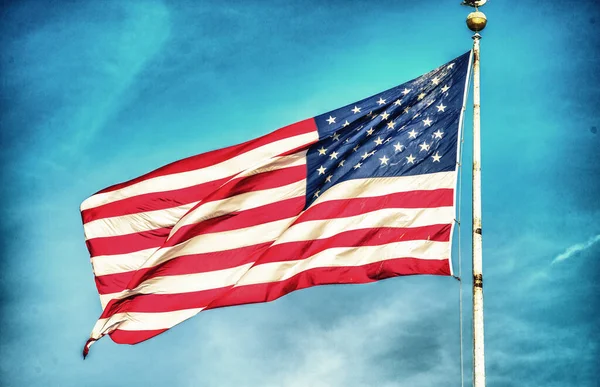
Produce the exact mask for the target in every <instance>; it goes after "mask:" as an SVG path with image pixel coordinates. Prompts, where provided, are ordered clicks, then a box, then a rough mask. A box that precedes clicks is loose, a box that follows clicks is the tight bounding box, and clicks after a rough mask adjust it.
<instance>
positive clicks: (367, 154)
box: [360, 152, 371, 160]
mask: <svg viewBox="0 0 600 387" xmlns="http://www.w3.org/2000/svg"><path fill="white" fill-rule="evenodd" d="M369 156H371V154H370V153H367V152H365V154H363V155H362V156H360V157H362V159H363V160H364V159H366V158H367V157H369Z"/></svg>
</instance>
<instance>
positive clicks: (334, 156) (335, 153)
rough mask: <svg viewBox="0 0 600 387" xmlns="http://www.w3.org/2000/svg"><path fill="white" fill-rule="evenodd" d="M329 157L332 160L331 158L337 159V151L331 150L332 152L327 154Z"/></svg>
mask: <svg viewBox="0 0 600 387" xmlns="http://www.w3.org/2000/svg"><path fill="white" fill-rule="evenodd" d="M329 157H331V159H332V160H333V159H337V157H338V153H337V152H332V153H331V154H330V155H329Z"/></svg>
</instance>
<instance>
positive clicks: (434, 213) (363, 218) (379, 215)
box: [92, 207, 454, 276]
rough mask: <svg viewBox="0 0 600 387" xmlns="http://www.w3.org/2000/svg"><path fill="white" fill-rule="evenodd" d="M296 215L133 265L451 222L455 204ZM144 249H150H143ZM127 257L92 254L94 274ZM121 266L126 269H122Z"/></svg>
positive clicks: (209, 237)
mask: <svg viewBox="0 0 600 387" xmlns="http://www.w3.org/2000/svg"><path fill="white" fill-rule="evenodd" d="M296 219H297V217H292V218H288V219H283V220H279V221H274V222H269V223H263V224H259V225H256V226H250V227H245V228H241V229H235V230H229V231H221V232H216V233H210V234H202V235H198V236H196V237H193V238H190V239H189V240H187V241H185V242H182V243H180V244H179V245H177V246H174V247H166V248H163V249H161V250H160V251H157V252H156V254H155V256H154V257H152V259H148V260H145V261H143V262H140V260H141V259H142V254H139V253H135V255H134V258H135V260H136V264H139V266H137V267H136V269H140V268H148V267H152V266H156V265H157V264H160V263H163V262H166V261H168V260H170V259H172V258H174V257H176V256H182V255H191V254H202V253H209V252H216V251H223V250H231V249H236V248H240V247H246V246H251V245H255V244H259V243H264V242H270V241H275V243H274V245H275V244H282V243H288V242H296V241H308V240H313V239H323V238H329V237H331V236H334V235H336V234H339V233H340V232H342V231H352V230H360V229H366V228H377V227H422V226H429V225H432V224H450V223H451V222H452V220H453V219H454V207H437V208H406V209H400V208H384V209H381V210H377V211H372V212H368V213H364V214H360V215H355V216H349V217H345V218H334V219H321V220H311V221H307V222H301V223H297V224H294V225H292V226H290V224H292V223H293V222H294V221H295V220H296ZM154 250H156V249H154ZM146 251H149V250H144V252H146ZM138 254H139V256H138ZM143 254H145V253H143ZM148 257H149V256H146V258H148ZM126 260H129V255H128V254H122V255H115V256H102V257H94V258H92V264H93V265H94V270H95V272H96V276H99V275H107V274H115V273H120V272H124V271H129V270H131V269H129V267H131V266H132V265H135V264H132V265H124V264H123V262H125V261H126ZM121 268H125V269H128V270H121Z"/></svg>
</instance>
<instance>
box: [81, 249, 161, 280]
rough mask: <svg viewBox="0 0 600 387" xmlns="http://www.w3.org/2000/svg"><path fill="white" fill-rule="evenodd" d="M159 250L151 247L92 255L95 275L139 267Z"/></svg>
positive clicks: (121, 271) (123, 271) (126, 270)
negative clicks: (119, 252)
mask: <svg viewBox="0 0 600 387" xmlns="http://www.w3.org/2000/svg"><path fill="white" fill-rule="evenodd" d="M156 250H158V247H153V248H151V249H146V250H139V251H134V252H132V253H127V254H114V255H99V256H97V257H92V259H91V262H92V267H93V269H94V275H95V276H96V277H98V276H102V275H107V274H115V273H125V272H128V271H133V270H137V269H139V268H140V267H141V266H142V265H143V264H144V262H146V260H147V259H148V258H149V257H150V256H151V255H152V254H154V252H156Z"/></svg>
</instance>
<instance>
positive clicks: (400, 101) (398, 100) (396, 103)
mask: <svg viewBox="0 0 600 387" xmlns="http://www.w3.org/2000/svg"><path fill="white" fill-rule="evenodd" d="M394 105H395V106H400V105H402V100H400V99H397V100H395V101H394Z"/></svg>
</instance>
